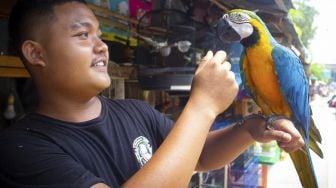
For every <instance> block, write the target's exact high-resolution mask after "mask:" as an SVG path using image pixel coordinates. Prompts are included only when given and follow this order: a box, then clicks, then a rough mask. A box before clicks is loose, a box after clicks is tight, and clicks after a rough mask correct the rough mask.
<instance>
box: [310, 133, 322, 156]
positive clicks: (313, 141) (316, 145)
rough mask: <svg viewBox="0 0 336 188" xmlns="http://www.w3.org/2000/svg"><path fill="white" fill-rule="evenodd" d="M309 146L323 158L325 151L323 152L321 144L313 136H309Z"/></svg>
mask: <svg viewBox="0 0 336 188" xmlns="http://www.w3.org/2000/svg"><path fill="white" fill-rule="evenodd" d="M309 148H310V149H311V150H312V151H313V152H314V153H316V154H317V155H318V156H319V157H320V158H321V159H323V152H322V150H321V148H320V146H319V145H318V144H317V143H316V141H315V140H314V138H312V137H310V138H309Z"/></svg>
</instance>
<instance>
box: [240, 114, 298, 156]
mask: <svg viewBox="0 0 336 188" xmlns="http://www.w3.org/2000/svg"><path fill="white" fill-rule="evenodd" d="M265 124H266V122H265V120H264V119H261V118H260V119H259V118H253V119H250V120H247V121H246V124H245V125H244V126H246V128H247V130H248V132H249V133H250V134H251V136H252V137H253V139H254V140H256V141H258V142H261V143H265V142H269V141H271V140H276V141H277V142H278V145H279V147H280V148H282V149H283V150H285V151H286V152H289V153H290V152H293V151H295V150H297V149H299V148H301V147H303V146H304V141H303V138H302V136H301V134H300V133H299V131H298V130H297V129H296V128H295V126H294V124H293V123H292V122H291V121H290V120H287V119H278V120H275V121H274V122H273V123H272V125H273V126H272V129H267V128H266V125H265Z"/></svg>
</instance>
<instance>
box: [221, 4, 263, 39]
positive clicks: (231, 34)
mask: <svg viewBox="0 0 336 188" xmlns="http://www.w3.org/2000/svg"><path fill="white" fill-rule="evenodd" d="M261 30H262V31H264V32H265V33H267V34H269V32H268V30H267V28H266V26H265V24H264V22H263V21H262V20H261V19H260V18H259V16H257V14H256V13H255V12H252V11H248V10H243V9H234V10H231V11H229V12H228V13H227V14H224V15H223V17H222V18H220V19H219V20H218V23H217V34H218V36H219V37H220V39H221V40H223V41H242V40H244V39H247V38H249V37H253V38H254V40H258V39H259V37H260V31H261Z"/></svg>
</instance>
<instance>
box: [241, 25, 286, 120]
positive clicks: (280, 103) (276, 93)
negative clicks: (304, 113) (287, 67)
mask: <svg viewBox="0 0 336 188" xmlns="http://www.w3.org/2000/svg"><path fill="white" fill-rule="evenodd" d="M252 24H253V25H254V26H255V27H256V28H257V29H259V30H260V31H261V32H260V33H259V34H260V40H259V41H258V42H257V43H256V44H255V45H253V46H252V47H248V48H246V57H245V61H244V65H243V66H244V67H245V68H244V70H246V72H245V74H246V78H247V82H248V83H249V85H250V86H252V87H251V89H252V90H253V91H254V93H258V95H260V96H259V97H257V103H258V105H259V106H260V107H261V108H262V109H263V111H264V113H267V114H270V113H279V114H286V115H289V114H288V113H289V111H290V110H289V107H288V104H287V102H286V101H284V100H283V97H282V94H281V90H280V86H279V83H278V79H277V75H276V70H275V67H274V62H273V59H272V46H271V43H270V40H269V37H268V36H267V33H266V31H265V30H264V29H263V26H262V25H260V24H258V23H252ZM258 98H259V100H258ZM260 103H263V104H260ZM263 105H264V107H263ZM266 108H272V109H266Z"/></svg>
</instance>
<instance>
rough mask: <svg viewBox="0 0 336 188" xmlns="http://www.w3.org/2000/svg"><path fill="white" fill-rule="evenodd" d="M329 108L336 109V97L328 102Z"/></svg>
mask: <svg viewBox="0 0 336 188" xmlns="http://www.w3.org/2000/svg"><path fill="white" fill-rule="evenodd" d="M328 105H329V107H336V95H334V96H332V97H331V99H330V100H329V101H328Z"/></svg>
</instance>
